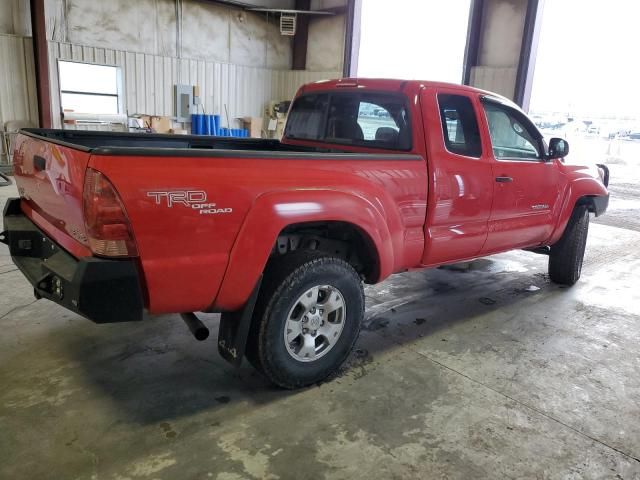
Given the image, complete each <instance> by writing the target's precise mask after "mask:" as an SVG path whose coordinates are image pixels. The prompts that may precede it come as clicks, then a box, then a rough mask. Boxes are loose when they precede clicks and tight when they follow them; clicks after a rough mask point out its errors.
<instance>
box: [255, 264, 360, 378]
mask: <svg viewBox="0 0 640 480" xmlns="http://www.w3.org/2000/svg"><path fill="white" fill-rule="evenodd" d="M262 285H263V290H262V292H261V293H260V296H259V298H258V302H257V304H256V309H255V313H254V320H253V323H252V329H251V332H250V338H249V341H248V345H247V351H246V355H247V358H248V359H249V361H250V362H251V363H252V364H253V365H254V366H255V367H256V368H257V369H258V370H260V371H261V372H262V373H264V374H265V375H266V376H267V377H268V378H269V379H270V380H271V381H272V382H274V383H275V384H277V385H279V386H281V387H284V388H299V387H304V386H307V385H311V384H313V383H316V382H318V381H320V380H322V379H324V378H326V377H327V376H329V375H330V374H331V373H333V372H334V371H335V370H337V368H338V367H339V366H340V365H341V364H342V362H343V361H344V360H345V359H346V358H347V356H348V355H349V352H350V351H351V348H352V347H353V344H354V343H355V341H356V339H357V337H358V333H359V331H360V326H361V324H362V318H363V316H364V292H363V289H362V282H361V281H360V277H359V276H358V274H357V272H356V271H355V270H354V269H353V267H352V266H351V265H349V264H348V263H347V262H345V261H344V260H341V259H339V258H336V257H330V256H326V255H325V254H322V253H320V252H317V251H299V252H293V253H291V254H288V255H285V256H283V257H280V258H278V257H276V258H274V259H273V260H271V261H270V263H269V265H268V266H267V269H266V271H265V278H264V281H263V283H262Z"/></svg>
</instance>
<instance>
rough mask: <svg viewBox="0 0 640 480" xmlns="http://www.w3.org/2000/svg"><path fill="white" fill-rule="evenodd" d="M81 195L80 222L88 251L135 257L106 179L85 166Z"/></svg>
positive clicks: (133, 245)
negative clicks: (82, 212)
mask: <svg viewBox="0 0 640 480" xmlns="http://www.w3.org/2000/svg"><path fill="white" fill-rule="evenodd" d="M83 197H84V199H83V200H84V223H85V227H86V230H87V238H88V240H89V248H91V251H92V252H93V253H94V254H96V255H102V256H105V257H135V256H137V255H138V249H137V247H136V243H135V240H134V239H133V231H132V230H131V224H130V223H129V219H128V218H127V213H126V212H125V210H124V206H123V205H122V201H121V200H120V197H119V196H118V192H116V190H115V188H113V185H112V184H111V182H110V181H109V179H108V178H107V177H105V176H104V175H103V174H102V173H100V172H98V171H97V170H93V169H92V168H88V169H87V174H86V176H85V179H84V194H83Z"/></svg>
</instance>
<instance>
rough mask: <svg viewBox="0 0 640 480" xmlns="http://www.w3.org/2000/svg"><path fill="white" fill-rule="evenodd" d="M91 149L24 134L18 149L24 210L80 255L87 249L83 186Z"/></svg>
mask: <svg viewBox="0 0 640 480" xmlns="http://www.w3.org/2000/svg"><path fill="white" fill-rule="evenodd" d="M89 158H90V152H89V151H88V149H84V148H83V147H78V148H73V147H71V146H64V145H59V144H56V143H52V142H50V141H48V140H46V139H44V138H41V137H36V136H31V135H25V134H20V135H18V138H17V139H16V143H15V151H14V170H15V180H16V184H17V185H18V192H19V193H20V197H21V198H22V203H23V211H24V213H25V214H26V215H27V216H29V217H30V218H31V220H33V221H34V222H35V223H36V224H37V225H38V226H39V227H40V228H41V229H42V230H44V231H45V232H46V233H47V234H49V235H50V236H51V237H52V238H53V239H54V240H56V241H57V242H58V243H59V244H60V245H62V246H63V247H64V248H66V249H67V250H69V251H70V252H71V253H72V254H74V255H76V256H88V255H90V252H89V250H88V249H87V247H86V245H87V238H86V234H85V226H84V217H83V213H82V189H83V185H84V176H85V171H86V169H87V164H88V163H89Z"/></svg>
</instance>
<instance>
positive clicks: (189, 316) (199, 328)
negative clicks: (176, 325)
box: [180, 313, 209, 342]
mask: <svg viewBox="0 0 640 480" xmlns="http://www.w3.org/2000/svg"><path fill="white" fill-rule="evenodd" d="M180 316H181V317H182V320H184V323H186V324H187V327H189V330H191V333H192V334H193V336H194V337H195V339H196V340H198V341H200V342H201V341H203V340H206V339H207V338H209V329H208V328H207V327H206V326H205V325H204V323H202V321H201V320H200V319H199V318H198V317H196V316H195V315H194V314H193V313H181V314H180Z"/></svg>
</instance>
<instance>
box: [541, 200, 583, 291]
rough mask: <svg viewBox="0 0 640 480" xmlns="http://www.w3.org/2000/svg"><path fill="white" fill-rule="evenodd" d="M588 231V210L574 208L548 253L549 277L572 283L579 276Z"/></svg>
mask: <svg viewBox="0 0 640 480" xmlns="http://www.w3.org/2000/svg"><path fill="white" fill-rule="evenodd" d="M588 232H589V210H587V207H585V206H578V207H576V208H575V209H574V211H573V214H572V215H571V218H570V219H569V223H568V224H567V228H566V229H565V231H564V233H563V234H562V237H560V240H558V242H557V243H555V244H554V245H552V246H551V252H550V253H549V277H550V278H551V281H552V282H555V283H559V284H561V285H573V284H575V283H576V282H577V281H578V279H579V278H580V273H581V272H582V261H583V259H584V251H585V247H586V245H587V234H588Z"/></svg>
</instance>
